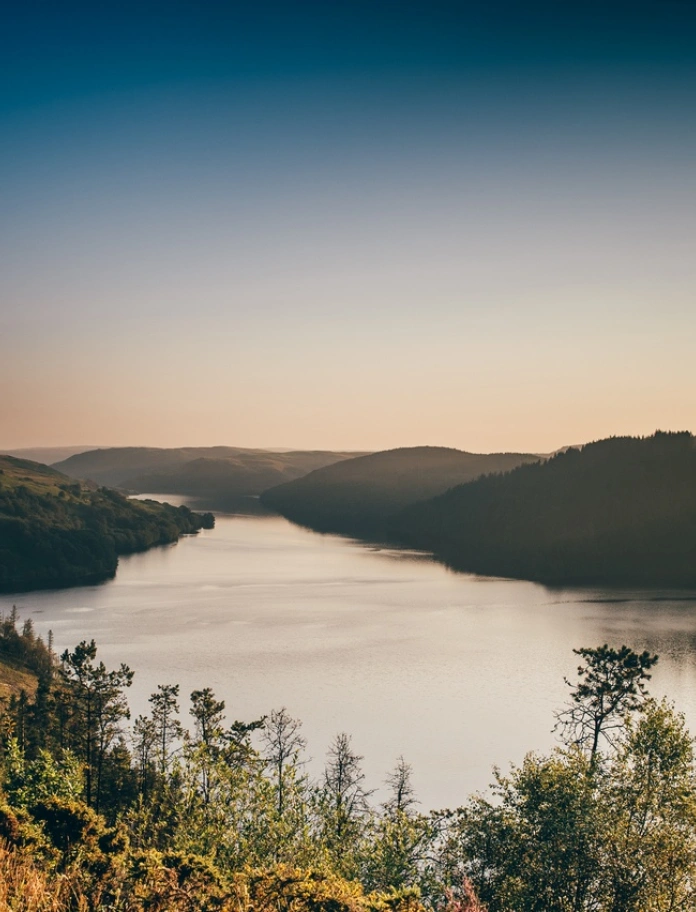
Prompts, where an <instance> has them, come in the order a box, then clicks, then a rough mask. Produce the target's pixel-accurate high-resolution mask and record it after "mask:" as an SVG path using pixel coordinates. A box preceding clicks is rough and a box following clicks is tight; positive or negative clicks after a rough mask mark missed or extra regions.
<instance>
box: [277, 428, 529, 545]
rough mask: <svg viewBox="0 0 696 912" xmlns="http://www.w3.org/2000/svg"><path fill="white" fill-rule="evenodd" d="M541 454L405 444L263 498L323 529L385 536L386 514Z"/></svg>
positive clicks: (337, 465)
mask: <svg viewBox="0 0 696 912" xmlns="http://www.w3.org/2000/svg"><path fill="white" fill-rule="evenodd" d="M539 458H540V457H539V456H535V455H532V454H525V453H490V454H480V453H466V452H463V451H462V450H456V449H451V448H449V447H430V446H424V447H404V448H399V449H395V450H385V451H383V452H380V453H372V454H370V455H366V456H360V457H358V458H355V459H350V460H346V461H343V462H340V463H335V464H333V465H330V466H326V467H324V468H321V469H317V470H316V471H314V472H311V473H310V474H309V475H306V476H304V477H303V478H300V479H297V480H295V481H291V482H288V483H286V484H283V485H280V486H278V487H275V488H272V489H271V490H269V491H266V492H265V493H264V494H263V495H262V497H261V501H262V503H263V504H265V505H266V506H268V507H270V508H272V509H274V510H277V511H278V512H279V513H282V514H283V515H284V516H287V517H288V518H289V519H292V520H294V521H295V522H298V523H301V524H302V525H307V526H310V527H311V528H313V529H317V530H320V531H323V532H346V533H350V534H356V535H367V536H375V535H376V536H380V535H383V534H384V529H385V526H384V524H385V521H386V520H387V518H388V517H389V516H390V515H392V514H394V513H396V512H397V511H399V510H401V509H403V508H404V507H406V506H407V505H409V504H412V503H415V502H417V501H420V500H425V499H427V498H430V497H434V496H435V495H437V494H441V493H443V492H444V491H446V490H448V489H449V488H451V487H453V486H455V485H459V484H462V483H463V482H466V481H470V480H471V479H473V478H477V477H478V476H479V475H482V474H485V473H487V472H505V471H507V470H509V469H513V468H516V467H517V466H519V465H522V464H525V463H530V462H536V461H538V459H539Z"/></svg>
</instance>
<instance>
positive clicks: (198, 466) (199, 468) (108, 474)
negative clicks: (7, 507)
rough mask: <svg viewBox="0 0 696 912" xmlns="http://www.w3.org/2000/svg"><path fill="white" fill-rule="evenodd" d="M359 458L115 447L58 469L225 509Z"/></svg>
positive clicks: (231, 449) (326, 453)
mask: <svg viewBox="0 0 696 912" xmlns="http://www.w3.org/2000/svg"><path fill="white" fill-rule="evenodd" d="M355 455H356V454H355V453H350V452H338V453H334V452H330V451H324V450H307V451H290V452H274V451H270V450H255V449H246V448H241V447H227V446H216V447H178V448H171V449H159V448H155V447H113V448H109V449H100V450H93V451H90V452H87V453H80V454H78V455H74V456H71V457H70V458H68V459H65V460H63V461H61V462H59V463H56V465H55V466H54V467H55V468H56V469H58V470H60V471H62V472H65V473H66V474H67V475H70V476H72V477H73V478H81V479H89V480H92V481H96V482H98V483H99V484H105V485H111V486H114V487H118V488H122V489H124V490H127V491H129V492H132V493H168V494H186V495H189V496H191V497H196V498H201V499H206V500H209V501H213V502H215V503H216V504H218V505H223V504H224V501H225V500H226V499H229V498H234V497H242V496H248V495H254V494H260V493H261V492H262V491H264V490H266V489H267V488H269V487H273V486H274V485H277V484H280V483H282V482H284V481H288V480H290V479H295V478H299V477H300V476H302V475H306V474H307V473H308V472H311V471H313V470H314V469H317V468H320V467H322V466H326V465H329V464H330V463H334V462H338V461H341V460H344V459H350V458H352V457H354V456H355Z"/></svg>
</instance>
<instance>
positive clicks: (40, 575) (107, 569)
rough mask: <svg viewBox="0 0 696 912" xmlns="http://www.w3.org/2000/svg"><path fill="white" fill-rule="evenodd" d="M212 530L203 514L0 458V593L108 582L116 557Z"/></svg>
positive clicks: (37, 466)
mask: <svg viewBox="0 0 696 912" xmlns="http://www.w3.org/2000/svg"><path fill="white" fill-rule="evenodd" d="M213 523H214V520H213V517H212V516H211V515H210V514H208V515H204V516H201V515H199V514H197V513H193V512H191V510H189V509H188V508H186V507H178V508H177V507H172V506H170V505H169V504H156V503H153V502H152V501H138V502H136V501H130V500H128V499H126V498H125V497H123V496H122V495H121V494H118V493H117V492H116V491H112V490H109V489H107V488H97V487H96V486H94V485H92V486H91V487H85V486H83V485H81V484H80V483H79V482H76V481H75V480H74V479H72V478H68V477H67V476H65V475H63V474H61V473H60V472H57V471H56V470H55V469H52V468H49V467H48V466H45V465H40V464H38V463H35V462H31V461H29V460H24V459H17V458H15V457H13V456H0V591H2V592H17V591H25V590H28V589H46V588H51V589H52V588H58V587H62V586H75V585H81V584H89V583H95V582H100V581H102V580H105V579H108V578H109V577H111V576H113V575H114V573H115V572H116V566H117V563H118V555H119V554H128V553H130V552H133V551H144V550H146V549H147V548H150V547H152V546H153V545H158V544H166V543H168V542H174V541H176V540H177V539H178V538H179V536H180V535H182V534H184V533H190V532H197V531H198V530H199V529H201V528H203V527H208V528H209V527H211V526H212V525H213Z"/></svg>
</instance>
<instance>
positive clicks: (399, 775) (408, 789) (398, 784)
mask: <svg viewBox="0 0 696 912" xmlns="http://www.w3.org/2000/svg"><path fill="white" fill-rule="evenodd" d="M412 775H413V767H412V766H411V764H410V763H406V761H405V760H404V758H403V756H402V757H399V759H398V760H397V761H396V766H395V767H394V769H393V770H392V771H391V773H389V775H388V776H387V786H388V787H389V792H390V794H389V798H387V800H386V801H385V802H384V809H385V811H386V812H387V813H388V814H391V815H395V814H408V813H409V812H410V811H411V810H412V809H413V807H414V805H415V804H417V803H418V802H417V801H416V794H415V791H414V788H413V784H412V782H411V777H412Z"/></svg>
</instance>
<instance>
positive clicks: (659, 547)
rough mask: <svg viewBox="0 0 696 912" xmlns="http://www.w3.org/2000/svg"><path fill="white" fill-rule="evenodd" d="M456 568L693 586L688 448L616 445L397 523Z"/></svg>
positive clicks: (478, 488) (521, 472) (550, 579)
mask: <svg viewBox="0 0 696 912" xmlns="http://www.w3.org/2000/svg"><path fill="white" fill-rule="evenodd" d="M390 527H391V530H392V534H393V535H394V536H395V537H397V538H398V539H399V540H401V541H403V542H407V543H409V544H410V545H412V546H416V547H419V548H426V549H428V550H432V551H433V552H434V553H435V554H436V555H437V556H438V557H440V558H441V559H442V560H444V561H446V562H447V563H448V564H449V565H451V566H452V567H455V568H457V569H460V570H467V571H473V572H476V573H482V574H492V575H496V576H509V577H515V578H521V579H531V580H539V581H543V582H547V583H551V584H555V583H558V584H585V583H587V584H590V583H602V584H618V585H636V586H642V585H650V586H653V585H658V586H675V587H692V586H696V441H695V439H694V437H693V436H692V435H691V434H689V433H687V432H684V433H669V434H667V433H661V432H658V433H656V434H655V435H654V436H652V437H648V438H644V439H638V438H632V437H616V438H610V439H608V440H601V441H598V442H596V443H591V444H587V445H586V446H584V447H582V448H579V449H569V450H567V451H566V452H563V453H560V454H558V455H556V456H554V457H553V458H552V459H549V460H547V461H544V462H539V463H537V464H535V465H528V466H523V467H521V468H518V469H516V470H515V471H513V472H510V473H508V474H507V475H496V476H488V477H485V478H480V479H478V480H476V481H473V482H471V483H469V484H466V485H462V486H460V487H458V488H455V489H453V490H451V491H448V492H447V493H445V494H443V495H442V496H440V497H437V498H435V499H433V500H430V501H429V502H427V503H421V504H416V505H413V506H411V507H409V508H407V509H406V510H404V511H402V512H401V513H400V514H399V515H398V516H396V517H393V518H392V520H391V523H390Z"/></svg>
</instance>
